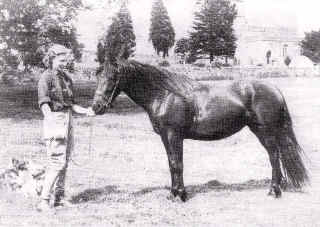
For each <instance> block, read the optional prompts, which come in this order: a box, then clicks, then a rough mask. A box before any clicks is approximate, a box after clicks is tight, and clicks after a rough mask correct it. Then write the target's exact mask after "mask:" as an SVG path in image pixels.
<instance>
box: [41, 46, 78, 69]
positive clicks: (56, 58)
mask: <svg viewBox="0 0 320 227" xmlns="http://www.w3.org/2000/svg"><path fill="white" fill-rule="evenodd" d="M46 61H48V63H47V64H48V65H49V68H52V69H61V70H72V67H73V63H74V56H73V53H72V50H71V49H68V48H66V47H65V46H62V45H59V44H54V45H52V46H51V47H50V48H49V49H48V51H47V54H46Z"/></svg>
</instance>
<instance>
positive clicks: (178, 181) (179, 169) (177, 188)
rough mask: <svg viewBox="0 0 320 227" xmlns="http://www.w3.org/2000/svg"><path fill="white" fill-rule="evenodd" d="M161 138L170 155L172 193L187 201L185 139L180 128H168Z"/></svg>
mask: <svg viewBox="0 0 320 227" xmlns="http://www.w3.org/2000/svg"><path fill="white" fill-rule="evenodd" d="M161 139H162V142H163V144H164V146H165V149H166V151H167V155H168V161H169V168H170V173H171V183H172V188H171V193H172V194H173V196H174V197H176V196H179V197H180V199H181V200H182V201H183V202H185V201H186V199H187V193H186V191H185V188H184V183H183V139H182V137H181V133H180V132H179V131H178V130H174V129H166V130H165V131H164V132H162V133H161Z"/></svg>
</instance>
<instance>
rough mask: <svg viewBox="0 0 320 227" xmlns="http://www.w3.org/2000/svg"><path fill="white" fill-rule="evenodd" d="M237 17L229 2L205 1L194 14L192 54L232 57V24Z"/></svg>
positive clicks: (233, 49) (233, 39) (191, 34)
mask: <svg viewBox="0 0 320 227" xmlns="http://www.w3.org/2000/svg"><path fill="white" fill-rule="evenodd" d="M236 16H237V10H236V7H235V4H231V3H230V1H229V0H205V1H203V2H202V6H201V9H200V11H198V12H196V13H195V19H194V25H193V29H194V30H193V31H192V32H191V33H190V40H191V41H190V43H191V49H192V50H193V51H192V52H193V53H196V54H203V55H209V57H210V62H212V61H213V59H214V57H215V56H226V57H228V56H231V57H232V56H234V53H235V50H236V37H235V34H234V29H233V22H234V19H235V18H236Z"/></svg>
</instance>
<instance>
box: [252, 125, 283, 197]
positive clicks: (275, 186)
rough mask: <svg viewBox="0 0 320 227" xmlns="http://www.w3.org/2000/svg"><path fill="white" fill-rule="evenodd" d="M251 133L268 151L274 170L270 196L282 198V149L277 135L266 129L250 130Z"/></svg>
mask: <svg viewBox="0 0 320 227" xmlns="http://www.w3.org/2000/svg"><path fill="white" fill-rule="evenodd" d="M250 129H251V131H252V132H253V133H254V134H255V135H256V136H257V137H258V139H259V141H260V143H261V144H262V145H263V146H264V148H265V149H266V150H267V152H268V155H269V159H270V163H271V168H272V179H271V185H270V191H269V193H268V195H272V196H275V197H276V198H279V197H281V189H280V184H281V181H282V178H283V175H282V173H281V167H280V149H279V143H278V138H277V133H275V132H273V130H268V129H266V128H263V127H261V128H259V129H257V128H250Z"/></svg>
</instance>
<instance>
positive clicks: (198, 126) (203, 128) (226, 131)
mask: <svg viewBox="0 0 320 227" xmlns="http://www.w3.org/2000/svg"><path fill="white" fill-rule="evenodd" d="M246 124H247V121H246V119H245V118H243V117H238V118H234V119H232V120H231V119H221V120H220V121H216V120H212V121H209V120H208V121H202V122H195V123H194V125H193V126H192V127H191V128H190V130H189V131H188V133H187V139H196V140H218V139H223V138H226V137H229V136H231V135H233V134H235V133H237V132H239V131H240V130H241V129H242V128H243V127H245V126H246Z"/></svg>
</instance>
